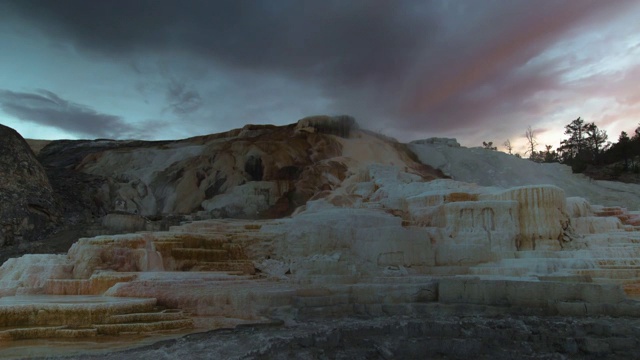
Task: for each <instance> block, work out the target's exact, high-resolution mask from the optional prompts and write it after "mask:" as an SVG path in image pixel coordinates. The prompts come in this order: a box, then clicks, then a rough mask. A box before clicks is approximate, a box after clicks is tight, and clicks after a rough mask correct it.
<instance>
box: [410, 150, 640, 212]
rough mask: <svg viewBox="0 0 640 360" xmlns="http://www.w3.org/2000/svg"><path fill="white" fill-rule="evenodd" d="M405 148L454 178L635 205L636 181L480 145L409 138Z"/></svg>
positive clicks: (639, 189) (639, 191) (638, 199)
mask: <svg viewBox="0 0 640 360" xmlns="http://www.w3.org/2000/svg"><path fill="white" fill-rule="evenodd" d="M409 148H410V149H411V150H412V151H413V152H414V153H415V154H416V155H418V158H419V159H420V161H422V162H423V163H425V164H427V165H431V166H433V167H435V168H437V169H440V170H442V171H443V172H444V173H445V174H447V175H449V176H451V177H452V178H453V179H454V180H458V181H464V182H469V183H475V184H478V185H481V186H498V187H502V188H510V187H516V186H524V185H544V184H548V185H555V186H557V187H559V188H561V189H563V190H564V191H565V194H566V195H567V196H570V197H574V196H577V197H583V198H585V199H587V200H589V201H590V202H591V203H592V204H602V205H606V206H623V207H626V208H628V209H635V208H638V204H640V185H637V184H624V183H618V182H613V181H600V180H591V179H589V178H587V177H586V176H584V175H581V174H573V173H572V172H571V168H570V167H569V166H566V165H562V164H557V163H552V164H538V163H532V162H531V161H529V160H526V159H518V158H517V157H515V156H512V155H508V154H505V153H503V152H500V151H492V150H486V149H483V148H464V147H459V148H458V147H448V146H437V145H431V144H428V143H422V142H413V143H411V144H409Z"/></svg>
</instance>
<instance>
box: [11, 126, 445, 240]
mask: <svg viewBox="0 0 640 360" xmlns="http://www.w3.org/2000/svg"><path fill="white" fill-rule="evenodd" d="M6 129H7V130H5V131H12V130H11V129H8V128H6ZM13 133H14V134H15V136H17V137H19V135H17V133H15V132H13ZM3 139H4V140H3V142H4V146H6V147H7V149H12V150H11V151H12V152H11V154H12V155H11V156H12V158H11V159H9V160H7V161H5V163H6V164H5V165H3V168H6V169H7V171H9V172H11V173H15V171H13V170H11V169H13V168H19V167H20V166H23V165H21V164H22V163H23V162H24V161H27V162H26V164H30V165H25V166H27V167H26V168H25V169H24V171H22V170H21V171H22V172H20V173H15V175H14V179H13V180H11V181H10V183H11V184H13V185H11V186H14V187H15V186H24V187H28V188H29V189H32V191H35V192H36V193H34V194H35V195H28V196H27V195H25V196H27V197H29V196H30V197H29V199H32V200H24V201H23V200H20V201H21V203H24V204H26V205H24V206H23V208H24V209H25V210H24V211H27V212H29V214H32V213H33V214H36V215H30V216H32V217H31V218H30V219H31V220H29V221H30V222H29V223H28V224H27V223H25V224H26V225H24V224H22V223H21V221H22V220H21V219H18V218H19V216H18V215H16V214H8V213H7V215H6V216H2V218H3V219H5V218H6V219H9V218H11V220H6V221H9V222H12V224H14V225H12V226H13V227H12V229H14V228H16V229H17V228H20V227H24V228H25V229H27V228H31V229H33V228H34V226H33V225H29V224H35V221H40V223H38V224H44V223H43V222H42V221H45V220H46V221H48V222H53V220H54V218H53V217H52V216H53V215H52V216H49V215H51V214H57V213H56V212H55V211H53V210H52V206H53V204H54V203H55V201H54V198H56V199H57V200H58V202H59V208H60V209H61V213H62V215H63V218H64V221H63V223H64V224H65V227H64V229H62V230H61V231H62V232H60V233H59V235H58V238H57V239H58V240H55V239H54V240H52V241H51V242H48V241H49V240H47V236H46V235H47V234H48V233H50V231H45V229H49V227H48V225H47V226H40V225H38V226H37V227H36V228H37V229H38V230H37V232H35V233H33V234H30V235H29V237H28V240H29V241H34V240H42V241H43V243H44V244H43V245H42V246H44V247H47V246H49V245H53V241H58V242H60V248H59V249H58V248H55V247H54V248H51V247H50V246H49V248H48V250H49V251H53V252H57V251H66V250H67V249H68V246H69V245H70V244H71V242H72V241H74V240H75V239H77V237H79V236H89V235H91V236H93V235H98V234H101V233H118V232H131V231H138V230H159V229H163V228H166V227H167V226H168V225H171V224H175V223H177V221H180V220H181V219H193V218H199V219H207V218H244V219H264V218H279V217H283V216H287V215H290V214H291V213H293V211H294V210H295V209H296V208H298V207H299V206H301V205H304V204H305V203H306V202H307V201H308V200H309V199H312V198H313V197H315V196H322V194H323V192H326V191H330V190H332V189H334V188H336V187H338V186H340V184H341V183H342V182H343V181H344V180H345V179H346V178H348V177H351V176H354V175H355V176H358V174H359V172H361V171H363V170H362V169H363V167H364V166H365V165H366V164H368V163H372V162H376V163H382V164H396V165H399V166H402V167H404V168H406V170H407V171H408V172H409V173H412V174H415V175H417V176H418V177H419V178H421V179H423V180H429V179H434V178H438V177H442V174H441V172H439V171H436V170H433V169H432V168H430V167H429V166H425V165H423V164H421V163H419V162H418V161H416V158H415V155H414V154H413V153H412V152H411V151H409V150H408V148H407V147H406V145H404V144H400V143H398V142H396V141H394V140H392V139H388V138H384V137H381V136H379V135H377V134H373V133H371V132H368V131H365V130H361V129H360V128H359V127H358V125H357V123H356V122H355V120H354V119H353V118H351V117H348V116H341V117H329V116H315V117H308V118H305V119H302V120H300V121H298V122H297V123H296V124H291V125H288V126H279V127H278V126H273V125H247V126H244V127H243V128H241V129H235V130H231V131H228V132H225V133H220V134H213V135H206V136H198V137H194V138H189V139H184V140H176V141H115V140H106V139H98V140H73V141H72V140H60V141H52V142H49V143H47V144H46V146H44V147H43V148H41V149H40V150H39V154H38V160H39V161H40V163H41V164H42V165H43V166H44V170H46V174H45V171H43V166H40V164H38V162H37V161H36V159H35V157H34V155H33V153H32V152H31V150H29V149H28V147H27V146H26V143H25V142H24V140H22V139H21V138H19V139H20V141H18V140H15V141H14V142H20V144H19V145H20V146H17V145H14V142H10V141H13V140H9V138H8V137H7V138H6V139H5V137H3ZM32 143H33V144H34V145H37V146H38V148H39V147H40V145H43V144H42V143H39V142H33V141H32ZM23 158H24V161H23ZM49 182H50V185H49ZM11 186H6V187H5V186H4V185H3V189H6V190H5V191H7V193H9V192H12V193H15V191H14V189H13V188H12V187H11ZM25 191H26V190H25ZM23 192H24V191H23V190H21V192H20V193H23ZM33 199H39V200H37V201H36V200H33ZM10 203H11V204H14V203H15V202H14V201H13V200H11V201H6V202H5V204H10ZM11 208H12V207H11ZM7 209H9V207H8V208H7ZM56 209H57V208H56ZM5 211H8V210H5ZM20 214H22V213H20ZM25 214H27V213H25ZM43 214H44V215H43ZM38 216H40V217H38ZM42 216H45V218H42ZM41 218H42V219H41ZM78 229H89V230H82V231H80V230H78ZM59 230H60V229H59ZM7 231H10V232H12V233H17V232H20V231H22V230H15V229H14V230H7ZM65 231H67V233H65ZM65 234H66V235H65ZM7 236H8V235H7ZM12 236H14V235H12ZM11 239H13V238H9V237H7V240H5V241H4V244H5V245H11V244H13V243H15V241H14V240H11ZM45 250H47V249H45ZM29 251H30V250H29V249H25V252H29Z"/></svg>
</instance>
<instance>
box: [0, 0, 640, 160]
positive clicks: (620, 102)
mask: <svg viewBox="0 0 640 360" xmlns="http://www.w3.org/2000/svg"><path fill="white" fill-rule="evenodd" d="M638 18H640V1H637V0H629V1H625V0H607V1H601V0H564V1H563V0H527V1H522V0H467V1H465V0H450V1H445V0H433V1H430V0H417V1H410V0H402V1H388V0H380V1H378V0H364V1H361V0H347V1H344V0H340V1H332V0H328V1H327V0H323V1H320V0H317V1H304V0H295V1H289V0H277V1H274V0H264V1H260V0H253V1H244V0H229V1H212V0H180V1H177V0H176V1H168V0H108V1H87V0H57V1H51V0H43V1H37V0H0V49H1V50H0V123H3V124H5V125H8V126H11V127H13V128H15V129H16V130H18V131H19V132H20V133H21V134H22V135H23V136H25V137H30V138H45V139H59V138H117V139H124V138H143V139H176V138H184V137H188V136H194V135H200V134H208V133H214V132H220V131H225V130H229V129H232V128H237V127H242V126H243V125H245V124H248V123H253V124H265V123H272V124H288V123H293V122H295V121H297V120H298V119H300V118H302V117H304V116H308V115H314V114H329V115H337V114H351V115H353V116H355V117H356V119H357V120H358V122H359V123H360V124H361V125H362V126H364V127H366V128H369V129H371V130H374V131H379V132H382V133H384V134H386V135H389V136H393V137H395V138H397V139H399V140H401V141H410V140H414V139H419V138H426V137H432V136H446V137H456V138H458V139H459V141H460V142H461V143H462V144H463V145H466V146H478V145H480V144H481V143H482V141H493V142H494V143H495V144H502V143H503V142H504V141H505V140H507V139H510V140H511V142H512V143H514V144H516V145H517V146H519V145H520V144H521V143H523V136H524V132H525V130H526V128H527V126H528V125H531V126H532V128H533V129H534V130H535V133H536V135H537V137H538V141H539V142H540V144H541V146H540V147H541V148H542V144H553V145H554V146H557V145H558V142H559V140H560V139H561V138H563V134H562V132H563V127H564V125H566V124H567V123H569V122H570V121H571V120H573V119H575V118H577V117H578V116H581V117H583V118H584V119H586V120H587V121H589V122H591V121H593V122H595V123H596V124H597V125H598V126H600V128H602V129H606V130H607V131H608V132H609V136H610V140H616V139H617V136H618V134H619V133H620V131H622V130H625V131H633V129H635V127H636V126H637V125H638V123H639V122H640V86H638V85H637V84H638V82H639V79H640V22H639V21H638ZM518 150H519V149H518ZM520 151H523V150H520Z"/></svg>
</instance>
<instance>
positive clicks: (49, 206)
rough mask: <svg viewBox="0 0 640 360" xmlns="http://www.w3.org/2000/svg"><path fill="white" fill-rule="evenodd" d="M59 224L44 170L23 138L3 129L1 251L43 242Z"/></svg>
mask: <svg viewBox="0 0 640 360" xmlns="http://www.w3.org/2000/svg"><path fill="white" fill-rule="evenodd" d="M59 220H60V211H59V204H58V203H57V202H56V200H55V197H54V193H53V189H52V188H51V185H50V184H49V180H48V178H47V175H46V173H45V171H44V169H43V168H42V166H41V165H40V163H39V162H38V160H37V159H36V157H35V155H34V154H33V152H32V151H31V149H30V148H29V146H28V145H27V143H26V141H25V140H24V139H23V138H22V136H20V134H18V133H17V132H16V131H15V130H13V129H11V128H9V127H6V126H4V125H0V247H6V246H12V245H16V246H18V245H20V244H24V243H27V242H31V241H34V240H39V239H42V238H43V237H44V236H45V235H47V234H49V233H50V232H51V231H52V230H53V229H54V228H55V227H56V226H57V225H59Z"/></svg>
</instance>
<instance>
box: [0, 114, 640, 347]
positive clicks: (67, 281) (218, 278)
mask: <svg viewBox="0 0 640 360" xmlns="http://www.w3.org/2000/svg"><path fill="white" fill-rule="evenodd" d="M303 120H304V121H303ZM303 120H301V121H300V122H299V123H298V124H294V125H290V126H285V127H272V126H253V125H251V126H246V127H245V128H243V129H238V130H234V131H231V132H228V133H225V134H221V135H214V136H208V137H207V136H205V137H199V138H192V139H187V140H183V141H176V142H164V143H144V144H141V143H138V144H135V145H132V144H131V143H129V145H124V143H120V144H119V145H118V144H117V143H112V142H109V144H110V145H108V146H107V145H104V147H103V148H102V149H101V150H99V151H95V152H92V151H90V150H87V149H85V150H82V151H86V152H87V153H86V154H85V155H84V156H82V157H78V158H77V159H76V160H74V161H75V162H74V163H70V164H67V165H65V166H66V167H70V168H73V169H75V170H73V171H79V172H82V173H83V174H87V175H90V176H95V177H99V178H101V179H106V180H105V181H107V184H108V185H109V186H108V187H107V188H105V189H104V194H105V196H106V197H107V198H108V199H109V200H108V201H109V202H108V204H109V205H108V206H110V210H109V211H110V214H109V215H107V216H105V217H104V218H103V219H102V221H103V225H104V226H108V227H111V228H114V229H115V228H119V229H121V230H123V231H133V230H144V231H141V232H138V233H130V234H119V235H102V236H96V237H85V238H81V239H79V240H78V241H77V242H76V243H75V244H74V245H73V246H72V247H71V249H70V250H69V252H68V253H67V254H66V255H26V256H23V257H21V258H15V259H11V260H9V261H7V262H5V263H4V264H3V265H2V266H1V267H0V296H1V297H2V298H1V299H0V319H2V318H6V319H9V320H7V321H6V322H5V324H4V328H3V329H0V338H3V339H19V338H32V339H33V338H44V337H61V336H70V337H73V336H75V337H80V336H82V337H85V338H89V339H92V338H93V339H95V338H96V337H100V336H101V335H103V334H110V335H117V334H120V333H125V332H126V333H138V334H148V333H152V332H154V331H159V330H167V331H169V330H171V331H176V330H177V331H203V330H210V329H215V328H220V327H230V326H235V325H237V324H241V323H247V322H251V323H261V324H263V325H262V326H276V325H277V324H280V325H279V326H284V327H287V326H295V324H300V323H305V322H307V321H310V320H313V319H319V318H322V319H326V318H332V319H343V318H344V317H347V316H351V315H354V316H358V317H369V318H380V317H385V316H405V317H407V318H411V319H413V320H412V321H417V322H416V325H415V327H414V326H413V325H412V326H410V327H409V328H411V329H414V330H415V333H416V334H418V333H420V331H422V330H420V331H418V330H416V329H418V328H420V329H423V326H424V329H427V330H428V329H430V327H429V326H431V325H420V324H425V323H424V322H422V320H416V319H419V318H420V316H422V315H424V314H427V313H429V312H430V311H433V310H434V309H443V308H449V309H450V308H456V309H460V308H472V309H484V310H483V311H494V310H487V309H495V308H498V309H500V310H497V312H498V313H502V314H511V313H525V314H532V313H533V314H536V315H537V316H544V317H547V316H556V315H560V316H599V315H607V316H623V317H630V318H633V319H635V318H637V317H640V302H638V301H637V300H636V299H637V295H638V294H640V278H639V277H638V273H637V266H638V260H637V258H638V257H640V245H638V244H640V212H638V211H634V210H637V209H634V208H632V209H631V210H629V209H627V208H625V207H618V206H612V205H610V204H607V205H606V206H603V205H597V204H595V203H592V202H590V201H589V200H588V198H586V197H577V196H569V197H567V195H568V193H570V192H571V191H575V190H576V189H567V188H566V184H567V183H571V181H573V180H572V179H571V178H569V181H568V182H564V183H555V184H529V185H526V184H517V186H504V187H503V186H482V185H480V184H478V183H477V182H476V183H471V182H462V181H458V180H455V179H447V178H444V177H443V176H442V174H441V173H439V172H437V171H435V170H433V168H431V167H429V166H427V165H424V164H422V163H420V162H418V161H416V158H417V157H422V158H424V156H425V154H426V152H427V151H428V150H424V149H421V148H420V147H429V146H432V145H417V144H413V145H410V146H408V147H407V146H406V145H403V144H399V143H397V142H395V141H392V140H390V139H387V138H384V137H382V136H378V135H375V134H372V133H370V132H367V131H364V130H361V129H358V128H357V127H356V126H354V124H352V123H351V122H350V121H349V118H346V120H345V119H344V118H332V117H313V118H310V119H303ZM343 121H346V122H343ZM52 145H54V146H55V142H53V143H52ZM76 145H78V144H76ZM121 145H122V146H121ZM74 146H75V145H74ZM78 146H82V147H86V144H85V145H82V144H80V145H78ZM100 146H103V145H100ZM445 147H446V148H448V149H453V150H452V151H464V149H462V148H455V147H449V146H448V145H444V146H441V148H445ZM411 149H413V150H414V151H411ZM478 150H480V149H478ZM43 151H44V152H45V154H46V153H47V149H46V148H45V149H43ZM483 151H484V150H483ZM505 156H507V155H505ZM425 162H426V160H425ZM525 164H528V165H533V166H536V165H538V164H532V163H529V162H525ZM453 165H455V166H457V165H456V164H453ZM521 165H522V164H520V165H518V166H521ZM561 185H562V186H561ZM587 195H591V194H587ZM614 199H615V197H612V198H610V199H609V200H610V201H613V200H614ZM116 210H117V211H116ZM166 213H183V214H185V215H184V218H183V219H187V220H188V221H184V222H183V223H182V224H180V225H176V226H172V227H171V228H169V229H167V230H168V231H160V230H162V229H154V228H153V221H152V220H151V218H152V217H154V216H162V215H163V214H166ZM283 215H287V216H283ZM128 300H131V301H128ZM27 301H31V302H32V303H34V304H39V305H38V306H39V307H41V308H43V309H45V310H46V311H45V312H43V313H36V312H34V309H35V307H33V306H31V307H28V306H21V304H23V303H24V302H27ZM60 303H73V304H74V306H69V307H65V306H62V305H60ZM110 303H116V304H117V306H115V307H113V309H115V308H117V309H118V310H117V311H115V310H113V309H112V308H111V307H110V306H109V305H108V304H110ZM76 307H77V309H79V310H78V311H76V310H74V308H76ZM110 309H111V310H110ZM49 310H51V314H54V313H55V316H54V315H51V316H49V315H48V314H49V312H48V311H49ZM90 311H93V312H95V314H94V315H92V316H91V317H90V318H86V319H82V321H80V320H78V317H77V314H86V313H87V312H90ZM16 314H18V315H16ZM167 314H173V315H167ZM336 321H342V320H336ZM425 321H427V320H425ZM633 321H635V320H633ZM543 322H544V323H545V324H548V323H549V322H548V321H546V320H545V321H543ZM418 323H419V324H418ZM481 323H482V321H481ZM340 324H342V325H345V323H340ZM458 325H459V324H458ZM458 325H455V326H454V327H455V328H456V329H458V328H459V327H458ZM511 325H514V324H513V323H509V326H511ZM514 326H516V325H514ZM549 326H551V325H549ZM343 328H345V329H346V327H343ZM471 328H472V327H471V325H470V327H466V328H465V331H466V330H468V329H471ZM480 328H482V329H487V327H486V326H485V325H482V324H481V326H480ZM474 329H475V328H474ZM518 329H519V330H518V331H515V332H514V333H516V334H518V336H529V335H531V334H530V331H529V330H527V329H528V327H527V326H520V327H519V328H518ZM562 329H563V330H562V331H563V333H566V334H569V336H571V337H574V336H580V335H579V333H580V332H574V331H570V330H567V327H562ZM427 330H425V331H427ZM407 331H410V330H409V329H408V328H407ZM465 331H462V330H460V332H456V333H455V334H454V335H455V337H456V339H460V341H464V340H462V338H463V336H462V335H463V334H464V333H466V332H465ZM483 331H484V330H473V334H476V335H474V336H481V334H483ZM495 331H497V330H494V332H495ZM427 332H428V331H427ZM631 333H633V332H630V333H629V334H631ZM376 334H377V333H376ZM527 334H529V335H527ZM534 335H535V334H533V335H531V336H534ZM327 336H329V335H327ZM535 336H537V335H535ZM625 336H626V335H625ZM487 337H488V336H487ZM527 339H529V338H527ZM536 339H537V338H536ZM558 339H559V338H554V339H553V341H552V342H553V345H550V346H552V347H554V348H557V346H560V345H562V346H565V345H566V346H567V348H566V349H565V348H564V347H563V348H562V349H564V350H563V351H562V352H563V353H567V354H576V353H579V352H583V353H589V354H592V353H593V354H600V355H602V354H605V353H612V354H617V355H619V354H624V355H627V354H629V353H630V352H631V351H632V348H633V347H634V346H636V345H637V341H636V340H632V341H626V340H620V341H619V342H616V341H618V340H619V339H618V340H616V339H609V337H607V336H605V337H603V340H600V339H596V340H591V339H582V338H580V339H574V340H575V341H574V342H568V343H567V344H565V343H564V342H563V343H562V344H560V345H558V343H556V340H558ZM529 340H530V339H529ZM304 341H306V340H304ZM309 341H310V340H309ZM313 341H318V343H322V342H321V341H320V340H313ZM338 341H339V340H338ZM527 341H528V340H527ZM550 341H551V340H550ZM558 341H559V340H558ZM322 344H324V343H322ZM473 344H476V345H473V346H471V345H470V348H469V349H468V351H467V350H465V351H464V352H461V353H460V354H462V353H464V354H471V353H472V352H473V351H476V350H478V349H480V347H479V346H480V345H481V343H480V342H474V343H473ZM563 344H564V345H563ZM321 346H330V345H326V344H325V345H321ZM544 348H545V349H547V347H544ZM402 349H403V346H396V347H388V348H386V350H385V349H382V350H379V352H380V354H383V353H384V354H383V355H384V356H386V357H388V358H392V357H394V354H399V355H398V356H401V354H404V353H403V352H402ZM474 349H475V350H474ZM445 350H446V349H443V350H442V351H440V352H439V353H446V354H454V353H455V352H452V351H448V350H446V351H445ZM443 351H444V352H443ZM461 351H462V350H461ZM265 354H268V355H270V354H272V353H270V352H265ZM407 354H408V353H407ZM384 356H383V357H384ZM460 356H462V355H460ZM505 356H506V355H505Z"/></svg>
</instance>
